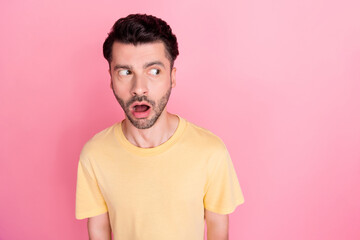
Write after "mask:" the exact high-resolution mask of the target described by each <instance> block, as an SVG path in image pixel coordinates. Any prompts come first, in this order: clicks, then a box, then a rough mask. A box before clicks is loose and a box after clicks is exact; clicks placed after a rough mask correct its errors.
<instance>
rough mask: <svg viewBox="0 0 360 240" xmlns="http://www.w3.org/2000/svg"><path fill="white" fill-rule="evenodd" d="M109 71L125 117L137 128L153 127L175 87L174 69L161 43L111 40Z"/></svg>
mask: <svg viewBox="0 0 360 240" xmlns="http://www.w3.org/2000/svg"><path fill="white" fill-rule="evenodd" d="M109 72H110V75H111V87H112V89H113V92H114V94H115V97H116V99H117V100H118V102H119V103H120V105H121V107H122V109H123V110H124V112H125V115H126V117H127V118H128V119H129V120H130V122H131V123H132V124H133V125H134V126H135V127H136V128H138V129H147V128H150V127H152V126H153V125H154V124H155V122H156V121H157V119H158V118H159V117H160V116H161V115H162V114H163V112H164V111H163V110H164V109H165V107H166V104H167V102H168V99H169V97H170V93H171V89H172V88H173V87H175V72H176V69H175V68H173V69H170V61H169V59H168V58H167V57H166V52H165V46H164V44H163V43H162V42H154V43H146V44H139V45H137V46H134V45H133V44H124V43H119V42H114V44H113V48H112V61H111V63H110V69H109ZM164 113H165V112H164Z"/></svg>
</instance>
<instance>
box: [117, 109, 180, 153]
mask: <svg viewBox="0 0 360 240" xmlns="http://www.w3.org/2000/svg"><path fill="white" fill-rule="evenodd" d="M178 123H179V118H178V117H177V116H176V115H174V114H171V113H168V112H167V111H166V109H164V111H163V113H162V114H161V115H160V117H159V118H158V120H157V121H156V123H155V124H154V125H153V126H152V127H151V128H148V129H138V128H136V127H134V125H132V123H131V122H130V121H129V119H128V118H125V121H124V122H123V124H122V131H123V133H124V135H125V137H126V139H127V140H128V141H129V142H130V143H132V144H133V145H135V146H137V147H141V148H153V147H157V146H159V145H160V144H162V143H164V142H166V141H167V140H168V139H169V138H170V137H171V136H172V135H173V134H174V133H175V131H176V128H177V126H178Z"/></svg>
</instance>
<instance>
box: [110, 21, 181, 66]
mask: <svg viewBox="0 0 360 240" xmlns="http://www.w3.org/2000/svg"><path fill="white" fill-rule="evenodd" d="M115 41H116V42H120V43H125V44H133V45H135V46H136V45H137V44H143V43H152V42H159V41H161V42H163V43H164V45H165V49H166V57H167V58H168V59H169V61H170V66H171V68H172V67H173V66H174V61H175V59H176V57H177V56H178V55H179V50H178V43H177V39H176V36H175V35H174V34H173V33H172V31H171V28H170V26H169V25H168V24H167V23H166V22H165V21H163V20H162V19H160V18H157V17H155V16H151V15H146V14H130V15H128V16H127V17H125V18H120V19H119V20H117V21H116V22H115V24H114V26H113V27H112V29H111V31H110V33H109V34H108V37H107V38H106V39H105V42H104V44H103V54H104V57H105V59H106V60H107V61H108V63H109V66H110V62H111V60H112V47H113V44H114V42H115Z"/></svg>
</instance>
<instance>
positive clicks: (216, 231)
mask: <svg viewBox="0 0 360 240" xmlns="http://www.w3.org/2000/svg"><path fill="white" fill-rule="evenodd" d="M205 220H206V227H207V239H208V240H228V239H229V215H227V214H218V213H214V212H210V211H209V210H206V209H205Z"/></svg>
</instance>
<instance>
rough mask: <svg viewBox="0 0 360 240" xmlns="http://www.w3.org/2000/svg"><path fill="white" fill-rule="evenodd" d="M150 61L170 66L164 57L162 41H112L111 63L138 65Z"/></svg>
mask: <svg viewBox="0 0 360 240" xmlns="http://www.w3.org/2000/svg"><path fill="white" fill-rule="evenodd" d="M151 61H161V62H163V63H164V65H165V66H170V61H169V59H168V58H167V57H166V50H165V45H164V43H162V42H152V43H143V44H138V45H136V46H135V45H133V44H128V43H121V42H114V44H113V47H112V61H111V63H112V65H114V64H127V65H132V66H135V67H136V66H138V65H139V66H140V65H142V64H143V63H146V62H151Z"/></svg>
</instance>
